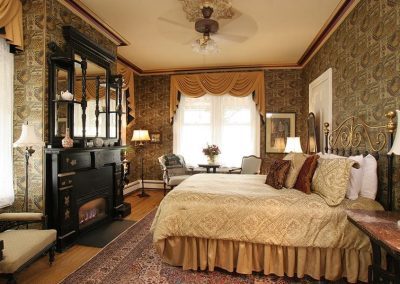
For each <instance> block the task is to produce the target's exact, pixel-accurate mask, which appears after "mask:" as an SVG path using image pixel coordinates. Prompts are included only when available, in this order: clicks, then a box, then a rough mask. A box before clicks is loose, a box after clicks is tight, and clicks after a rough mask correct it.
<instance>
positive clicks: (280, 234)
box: [152, 174, 382, 250]
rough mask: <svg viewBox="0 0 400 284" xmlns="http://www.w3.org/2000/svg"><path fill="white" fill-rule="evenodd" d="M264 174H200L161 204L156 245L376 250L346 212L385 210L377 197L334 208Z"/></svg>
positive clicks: (154, 230)
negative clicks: (184, 239) (219, 242)
mask: <svg viewBox="0 0 400 284" xmlns="http://www.w3.org/2000/svg"><path fill="white" fill-rule="evenodd" d="M264 182H265V176H263V175H228V174H197V175H193V176H191V177H190V178H188V179H186V180H185V181H183V182H182V183H181V184H180V185H179V186H177V187H176V188H175V189H174V190H172V191H171V192H170V193H169V194H168V195H167V196H166V197H165V198H164V199H163V201H162V202H161V204H160V207H159V208H158V211H157V214H156V217H155V219H154V221H153V224H152V230H153V234H154V235H153V241H154V242H157V241H160V240H162V239H165V238H167V237H169V236H190V237H198V238H207V239H224V240H235V241H244V242H251V243H260V244H270V245H280V246H294V247H321V248H354V249H367V250H369V249H370V244H369V240H368V238H367V237H366V236H365V235H364V234H363V233H362V232H361V231H359V230H358V229H357V228H356V227H355V226H353V225H352V224H351V223H349V222H348V221H347V216H346V212H345V210H346V209H369V210H382V206H381V205H380V204H379V203H378V202H376V201H374V200H371V199H367V198H358V199H357V200H355V201H351V200H348V199H345V200H344V201H343V202H342V203H341V204H340V205H339V206H337V207H330V206H328V205H327V204H326V203H325V201H324V200H323V199H322V198H321V197H319V196H318V195H316V194H311V195H307V194H305V193H303V192H300V191H298V190H295V189H281V190H276V189H274V188H272V187H270V186H268V185H266V184H264Z"/></svg>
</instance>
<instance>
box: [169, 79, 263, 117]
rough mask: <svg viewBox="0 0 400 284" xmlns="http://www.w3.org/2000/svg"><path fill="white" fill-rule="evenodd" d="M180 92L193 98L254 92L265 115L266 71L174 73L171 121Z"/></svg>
mask: <svg viewBox="0 0 400 284" xmlns="http://www.w3.org/2000/svg"><path fill="white" fill-rule="evenodd" d="M179 93H182V94H184V95H185V96H188V97H191V98H198V97H201V96H204V95H205V94H211V95H214V96H221V95H225V94H229V95H231V96H235V97H245V96H248V95H250V94H253V100H254V102H255V103H256V107H257V110H258V112H259V113H260V115H261V116H262V117H263V118H264V116H265V84H264V72H263V71H257V72H220V73H202V74H186V75H172V76H171V87H170V121H171V123H172V121H173V117H174V115H175V113H176V110H177V109H178V104H179Z"/></svg>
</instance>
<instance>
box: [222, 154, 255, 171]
mask: <svg viewBox="0 0 400 284" xmlns="http://www.w3.org/2000/svg"><path fill="white" fill-rule="evenodd" d="M261 162H262V160H261V158H259V157H256V156H254V155H251V156H244V157H243V158H242V166H241V167H240V168H232V169H230V170H229V173H230V174H232V173H240V174H250V175H254V174H259V173H260V168H261Z"/></svg>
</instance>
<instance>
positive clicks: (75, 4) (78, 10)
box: [58, 0, 130, 46]
mask: <svg viewBox="0 0 400 284" xmlns="http://www.w3.org/2000/svg"><path fill="white" fill-rule="evenodd" d="M58 1H59V2H60V3H61V4H63V5H64V6H66V7H67V8H68V9H69V10H70V11H71V12H72V13H74V14H75V15H77V16H78V17H80V18H82V19H83V20H84V21H85V22H87V23H88V24H89V25H91V26H92V27H94V28H95V29H96V30H97V31H99V32H101V33H102V34H104V35H105V36H106V37H107V38H108V39H110V40H111V41H112V42H113V43H115V44H116V45H117V46H128V45H130V42H129V41H128V40H126V39H125V38H124V37H123V36H122V35H120V34H119V33H118V32H117V31H116V30H114V29H113V28H112V27H111V26H109V25H108V24H107V23H106V22H105V21H103V20H102V19H101V18H100V17H99V16H98V15H96V14H95V13H94V12H93V11H92V10H90V9H89V8H88V7H87V6H86V5H85V4H83V3H82V2H81V1H80V0H58Z"/></svg>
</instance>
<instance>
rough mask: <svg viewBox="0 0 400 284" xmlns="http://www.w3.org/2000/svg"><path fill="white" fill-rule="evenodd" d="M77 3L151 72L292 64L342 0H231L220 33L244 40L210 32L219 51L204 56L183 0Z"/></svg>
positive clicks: (130, 57)
mask: <svg viewBox="0 0 400 284" xmlns="http://www.w3.org/2000/svg"><path fill="white" fill-rule="evenodd" d="M81 2H83V3H84V5H86V6H87V7H88V8H89V9H90V10H91V11H92V12H94V13H95V14H96V15H97V16H98V17H99V18H100V19H101V20H103V21H104V22H105V23H107V24H108V25H109V26H111V27H112V28H113V29H114V30H116V31H117V32H118V33H119V34H121V35H122V36H123V37H124V38H125V39H127V40H128V41H129V42H130V43H131V44H130V45H129V46H124V47H119V48H118V54H120V55H121V56H122V57H124V58H125V59H127V60H129V61H130V62H132V63H133V64H135V65H136V66H138V67H139V68H141V69H142V70H145V71H149V70H160V69H181V68H184V69H190V68H204V67H216V66H248V65H287V64H296V63H297V61H298V60H299V59H300V57H301V56H302V55H303V53H304V52H305V51H306V49H307V48H308V47H309V45H310V44H311V42H312V41H313V40H314V38H315V37H316V35H317V34H318V33H319V32H320V30H321V29H322V28H323V27H324V25H325V24H326V23H327V21H328V20H329V19H330V17H331V16H332V14H333V13H334V11H335V10H336V8H337V6H338V5H339V4H340V3H341V0H232V7H233V8H234V9H235V10H237V11H238V12H237V13H236V16H235V18H234V19H233V20H219V23H220V30H219V32H220V33H227V34H232V35H239V36H244V37H247V39H246V40H245V41H243V42H232V41H227V40H226V39H223V38H219V37H218V36H217V35H215V36H212V38H214V39H215V41H216V42H217V44H218V46H219V47H220V50H221V51H220V53H219V54H216V55H207V56H204V55H200V54H197V53H194V52H193V51H192V50H191V42H192V41H193V40H194V39H196V38H197V37H199V36H200V34H198V33H197V32H196V31H195V30H194V23H191V22H189V21H188V20H187V19H186V15H185V13H184V12H183V10H182V4H181V1H178V0H112V1H110V0H96V1H93V0H81ZM160 18H161V19H164V20H160ZM165 19H166V20H167V21H174V22H176V23H178V24H180V25H183V26H184V27H182V26H179V25H174V24H171V23H168V22H167V21H166V20H165Z"/></svg>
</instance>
